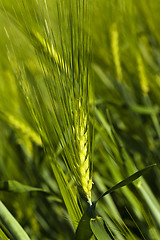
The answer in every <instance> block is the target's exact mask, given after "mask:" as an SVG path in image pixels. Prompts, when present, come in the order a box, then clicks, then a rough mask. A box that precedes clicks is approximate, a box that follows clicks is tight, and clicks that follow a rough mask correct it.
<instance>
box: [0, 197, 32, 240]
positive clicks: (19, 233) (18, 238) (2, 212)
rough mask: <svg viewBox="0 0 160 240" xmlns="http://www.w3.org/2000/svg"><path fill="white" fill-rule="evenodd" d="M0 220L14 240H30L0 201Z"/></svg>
mask: <svg viewBox="0 0 160 240" xmlns="http://www.w3.org/2000/svg"><path fill="white" fill-rule="evenodd" d="M0 219H1V221H2V222H3V224H4V225H5V227H6V228H7V230H8V231H9V232H10V233H11V235H12V237H13V238H14V239H15V240H22V239H23V240H30V238H29V236H28V235H27V233H26V232H25V231H24V230H23V228H22V227H21V226H20V224H19V223H18V222H17V221H16V219H15V218H14V217H13V216H12V215H11V213H10V212H9V211H8V209H7V208H6V207H5V206H4V204H3V203H2V202H1V201H0Z"/></svg>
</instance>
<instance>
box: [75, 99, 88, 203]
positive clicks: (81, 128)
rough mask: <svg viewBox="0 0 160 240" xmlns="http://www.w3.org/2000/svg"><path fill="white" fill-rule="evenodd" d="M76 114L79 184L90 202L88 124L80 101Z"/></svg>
mask: <svg viewBox="0 0 160 240" xmlns="http://www.w3.org/2000/svg"><path fill="white" fill-rule="evenodd" d="M78 108H79V109H78V111H77V112H78V114H77V113H76V115H75V118H76V121H75V122H76V123H78V124H77V125H76V126H75V127H74V129H75V135H76V136H75V138H76V139H77V144H78V153H79V156H78V157H79V161H78V166H79V169H78V171H79V181H78V182H79V184H80V185H81V187H82V189H83V191H84V193H85V195H86V197H87V199H88V202H89V203H90V204H91V189H92V179H91V177H90V162H89V153H88V148H89V143H88V138H89V134H88V126H87V114H86V113H85V111H83V110H82V109H83V108H82V105H81V102H80V101H79V104H78Z"/></svg>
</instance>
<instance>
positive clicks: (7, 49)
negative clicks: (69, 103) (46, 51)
mask: <svg viewBox="0 0 160 240" xmlns="http://www.w3.org/2000/svg"><path fill="white" fill-rule="evenodd" d="M46 2H47V5H48V9H49V12H48V15H45V11H44V8H45V1H38V5H36V4H37V2H36V1H33V0H29V1H27V2H25V1H16V2H14V1H2V0H1V1H0V6H1V7H0V9H1V11H0V23H1V24H0V181H7V180H17V181H19V182H21V183H23V184H26V185H30V186H34V187H38V188H43V189H45V190H47V191H51V192H52V193H53V194H52V195H51V196H46V195H44V194H43V193H38V192H37V193H36V192H33V193H13V192H11V193H8V192H5V191H1V192H0V199H1V200H2V201H3V203H4V204H5V205H6V206H7V208H8V209H9V210H10V212H11V213H12V214H13V215H14V216H15V218H16V219H17V220H18V221H19V223H20V224H21V225H22V227H23V228H24V229H25V230H26V232H27V233H28V234H29V235H30V237H31V239H33V240H38V239H44V240H47V239H48V240H49V239H50V240H61V239H66V240H67V239H73V233H74V232H73V228H72V224H71V220H70V217H69V215H68V213H67V211H66V208H65V204H64V202H63V199H62V197H61V194H60V191H59V188H58V185H57V183H56V180H55V177H54V175H53V172H52V170H51V168H50V165H49V163H48V161H47V159H46V158H47V157H46V153H45V151H44V148H43V145H42V142H41V138H40V136H39V132H38V130H37V126H36V123H35V121H34V119H33V113H32V112H31V109H30V108H29V106H28V104H27V100H26V99H25V98H24V95H23V94H22V90H21V88H23V86H21V85H20V84H19V82H18V80H17V79H18V78H21V77H22V76H21V74H20V73H19V72H18V71H19V68H20V66H21V64H22V63H25V64H26V65H27V66H28V68H29V70H30V72H31V73H32V74H33V75H34V77H35V79H38V80H39V82H40V81H42V79H43V76H42V69H41V65H40V63H39V62H38V58H37V52H38V51H39V52H40V51H41V49H40V47H39V48H38V46H37V49H36V52H35V43H34V41H33V38H32V41H31V38H29V37H28V36H27V34H26V31H25V30H24V29H28V30H29V31H30V32H34V33H36V34H39V35H40V36H43V26H44V22H45V20H46V19H47V20H48V19H49V21H50V24H51V26H52V30H53V33H54V36H55V39H56V42H57V44H60V43H59V39H60V36H59V30H58V28H59V23H58V17H57V4H56V1H51V0H47V1H46ZM88 2H89V4H90V5H89V16H90V32H89V34H90V39H91V47H90V52H89V54H90V55H91V59H92V60H91V63H90V64H91V75H90V78H91V84H92V87H93V89H94V96H93V99H92V100H91V102H90V115H91V117H90V120H91V124H93V126H94V153H93V163H94V171H93V182H94V185H93V193H92V194H93V198H96V197H98V196H99V195H100V194H102V193H103V192H104V191H105V190H106V189H107V188H109V187H111V186H113V185H114V184H116V183H117V182H119V181H120V180H122V179H124V178H125V177H127V176H129V175H130V174H132V173H134V172H135V171H137V170H138V169H142V168H143V167H145V166H147V165H149V164H152V163H157V167H155V168H154V169H153V170H151V171H150V172H149V173H147V174H146V175H145V177H144V178H141V179H140V180H137V181H135V183H134V184H131V185H129V186H128V187H125V188H122V189H121V190H118V191H116V192H114V193H112V194H111V195H110V196H108V197H106V198H104V199H103V200H102V201H101V202H100V203H99V205H98V210H99V214H100V215H101V216H103V218H104V219H105V221H106V222H107V226H108V227H109V229H111V231H112V232H113V233H114V238H111V239H146V240H152V239H153V240H158V239H160V168H159V166H160V164H159V163H160V154H159V153H160V121H159V117H160V94H159V92H160V15H159V13H160V1H159V0H154V1H151V0H149V1H147V0H138V1H137V0H134V1H133V0H112V1H105V0H101V1H97V0H95V1H94V2H93V1H88ZM23 3H25V4H24V5H23ZM37 6H38V7H37ZM37 16H38V17H39V19H38V17H37ZM36 17H37V18H36ZM15 18H16V19H17V22H19V23H20V24H19V25H18V24H17V22H15V21H14V19H15ZM26 26H27V27H26ZM84 31H88V29H84ZM64 34H67V30H66V33H64ZM37 36H38V35H37ZM22 72H23V69H22ZM17 76H18V78H17ZM1 227H2V229H3V230H4V231H5V232H6V233H7V230H6V229H5V228H4V226H3V224H1Z"/></svg>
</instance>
